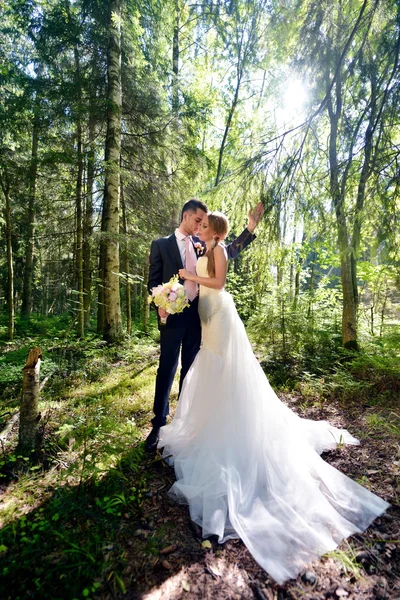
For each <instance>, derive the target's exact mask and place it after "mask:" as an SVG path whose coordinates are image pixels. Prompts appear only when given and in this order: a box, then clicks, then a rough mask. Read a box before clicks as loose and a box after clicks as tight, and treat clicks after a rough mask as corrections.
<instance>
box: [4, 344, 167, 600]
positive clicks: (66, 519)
mask: <svg viewBox="0 0 400 600" xmlns="http://www.w3.org/2000/svg"><path fill="white" fill-rule="evenodd" d="M46 340H47V338H43V337H36V338H35V337H34V336H32V337H31V339H30V340H29V341H28V343H26V341H25V343H24V341H23V340H17V341H16V342H14V343H13V345H7V346H5V347H3V354H2V356H1V359H2V360H1V361H0V381H1V384H2V386H3V390H4V391H5V394H4V396H3V400H2V405H1V408H2V410H1V411H0V412H3V411H4V412H7V410H10V409H11V410H12V409H15V408H16V406H17V404H18V395H19V389H20V385H21V369H22V367H23V365H24V363H25V360H26V357H27V353H28V350H29V348H30V347H33V346H35V345H39V344H40V345H41V347H42V351H43V362H42V366H43V368H42V369H41V371H42V375H46V376H47V375H49V379H48V381H47V383H46V385H45V387H44V389H43V391H42V394H41V399H40V407H39V409H40V411H41V414H42V420H41V423H42V424H41V430H42V436H43V454H42V456H41V460H40V462H38V463H37V464H30V463H29V461H26V460H23V459H22V457H18V456H16V455H15V446H16V432H12V435H11V437H10V438H9V439H7V441H6V442H5V443H3V450H2V456H1V460H0V463H1V464H0V476H1V478H0V485H2V489H3V490H4V493H3V495H2V500H1V502H0V522H1V526H2V528H1V531H0V556H1V559H2V564H1V567H0V597H1V598H4V599H6V598H12V599H13V600H18V599H21V600H22V599H23V598H27V597H40V598H52V599H55V598H77V599H80V598H93V597H95V596H96V597H98V596H99V594H100V595H101V594H110V595H111V596H114V595H116V594H123V593H124V590H125V586H126V581H127V575H126V573H125V569H126V562H127V559H126V539H127V538H129V539H133V540H134V539H135V531H136V530H137V529H138V528H139V527H140V524H141V522H142V521H143V519H144V518H145V512H146V509H145V504H146V496H145V494H146V491H147V489H148V485H149V481H150V479H151V477H152V476H153V475H152V471H151V470H147V469H145V468H144V465H146V459H145V457H144V449H143V441H142V438H143V436H144V434H145V432H146V429H147V428H148V424H149V421H150V418H151V410H152V401H153V393H154V378H155V370H156V364H157V344H155V343H154V341H153V339H151V338H148V337H143V338H140V337H137V338H136V339H134V340H130V341H126V342H125V343H124V344H123V345H121V347H119V348H118V349H117V350H115V349H110V348H107V347H106V346H104V345H103V344H102V342H100V341H99V340H97V339H96V338H94V337H92V338H89V339H87V340H85V342H82V343H80V342H77V341H74V340H69V339H64V340H54V339H53V340H47V341H46ZM45 365H48V367H47V369H45V368H44V367H45ZM11 366H12V367H13V368H12V369H10V367H11Z"/></svg>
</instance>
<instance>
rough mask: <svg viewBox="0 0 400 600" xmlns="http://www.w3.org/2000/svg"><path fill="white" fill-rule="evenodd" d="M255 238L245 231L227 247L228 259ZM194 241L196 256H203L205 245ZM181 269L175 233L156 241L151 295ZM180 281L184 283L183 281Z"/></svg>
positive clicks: (150, 286)
mask: <svg viewBox="0 0 400 600" xmlns="http://www.w3.org/2000/svg"><path fill="white" fill-rule="evenodd" d="M255 237H256V236H255V235H254V233H250V231H249V230H248V229H245V230H244V231H243V232H242V233H241V234H240V235H239V237H238V238H236V240H234V241H233V242H232V243H231V244H228V245H227V246H226V250H227V253H228V258H236V257H237V256H238V255H239V254H240V252H241V251H242V250H243V249H244V248H246V246H248V245H249V244H250V243H251V242H252V241H253V240H254V238H255ZM192 239H193V243H194V244H195V250H196V254H197V255H199V254H200V255H201V254H202V253H203V252H204V250H205V245H204V244H203V242H201V241H200V240H199V238H196V237H193V238H192ZM196 246H201V247H202V248H203V252H199V251H198V249H197V248H196ZM179 269H183V264H182V258H181V254H180V252H179V248H178V244H177V241H176V237H175V233H173V234H172V235H170V236H168V237H164V238H160V239H158V240H154V241H153V242H152V244H151V248H150V268H149V281H148V290H149V293H151V290H152V288H153V287H156V286H157V285H160V284H161V283H167V282H168V281H169V280H170V279H171V277H173V276H174V275H177V274H178V271H179ZM180 281H181V283H182V280H180Z"/></svg>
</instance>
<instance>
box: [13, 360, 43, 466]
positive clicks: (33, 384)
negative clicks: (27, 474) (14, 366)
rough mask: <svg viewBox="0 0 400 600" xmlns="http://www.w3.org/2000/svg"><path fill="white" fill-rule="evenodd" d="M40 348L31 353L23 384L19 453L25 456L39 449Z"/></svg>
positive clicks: (24, 370) (25, 368)
mask: <svg viewBox="0 0 400 600" xmlns="http://www.w3.org/2000/svg"><path fill="white" fill-rule="evenodd" d="M41 358H42V355H41V353H40V348H33V349H32V350H30V351H29V355H28V358H27V361H26V364H25V366H24V368H23V372H24V380H23V384H22V400H21V407H20V417H19V440H18V452H20V453H21V454H24V455H25V456H28V455H30V456H32V453H33V452H35V451H36V449H37V441H38V423H39V420H40V415H39V412H38V399H39V375H40V360H41Z"/></svg>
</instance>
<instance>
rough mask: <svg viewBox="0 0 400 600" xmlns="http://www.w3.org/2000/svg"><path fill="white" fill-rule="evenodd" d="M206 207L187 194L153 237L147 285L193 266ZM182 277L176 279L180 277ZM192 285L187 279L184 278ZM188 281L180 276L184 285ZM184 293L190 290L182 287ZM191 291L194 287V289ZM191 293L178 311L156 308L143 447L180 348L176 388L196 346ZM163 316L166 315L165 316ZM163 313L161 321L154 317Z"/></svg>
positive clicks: (236, 247) (232, 248) (243, 240)
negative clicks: (156, 343)
mask: <svg viewBox="0 0 400 600" xmlns="http://www.w3.org/2000/svg"><path fill="white" fill-rule="evenodd" d="M207 212H208V209H207V206H206V205H205V204H204V202H202V201H201V200H197V199H196V198H192V199H191V200H188V202H186V204H185V205H184V206H183V208H182V213H181V223H180V225H179V227H178V229H176V230H175V232H174V233H173V234H172V235H171V236H169V237H165V238H161V239H159V240H155V241H153V242H152V244H151V249H150V270H149V281H148V290H149V292H151V290H152V288H153V287H156V286H157V285H160V284H161V283H167V282H168V281H169V280H170V279H171V277H173V276H174V275H176V274H177V273H178V271H179V269H182V268H186V269H188V270H194V267H195V264H196V261H197V258H198V257H199V256H201V254H203V253H204V252H205V246H204V245H203V243H202V242H200V240H199V239H198V238H196V237H195V236H196V233H197V231H198V229H199V225H200V223H201V221H202V219H203V217H204V215H206V214H207ZM263 212H264V208H263V205H262V203H261V202H260V203H259V204H258V205H257V206H256V207H255V209H253V210H250V211H249V222H248V225H247V228H246V229H245V230H244V231H243V232H242V233H241V234H240V236H239V237H238V238H237V239H236V240H235V241H234V242H232V243H231V244H229V245H228V246H227V247H226V250H227V252H228V258H236V257H237V256H238V254H239V253H240V252H241V251H242V250H243V248H245V247H246V246H248V245H249V244H250V243H251V242H252V241H253V240H254V238H255V235H254V234H253V231H254V229H255V227H256V226H257V224H258V223H259V221H260V220H261V218H262V215H263ZM181 283H182V281H181ZM190 283H191V284H192V285H193V282H190ZM188 284H189V282H187V281H185V282H184V285H185V288H187V286H188ZM186 292H187V294H188V297H189V298H190V297H191V295H190V294H191V292H192V290H189V289H188V288H187V289H186ZM194 294H196V292H194ZM194 294H192V300H191V302H190V305H189V306H188V307H187V308H185V309H184V311H183V312H182V313H180V314H175V315H169V314H168V313H167V312H166V311H165V310H164V309H162V308H160V307H159V308H158V317H159V319H158V325H159V329H160V345H161V354H160V362H159V366H158V371H157V377H156V390H155V396H154V408H153V410H154V418H153V419H152V421H151V422H152V425H153V428H152V430H151V432H150V434H149V436H148V437H147V439H146V444H145V448H146V451H147V452H151V453H153V452H155V451H156V449H157V442H158V437H159V432H160V427H162V426H163V425H165V423H166V418H167V415H168V414H169V402H168V400H169V394H170V391H171V387H172V383H173V380H174V376H175V373H176V369H177V366H178V360H179V352H180V350H181V348H182V352H181V363H182V368H181V374H180V381H179V392H180V390H181V387H182V383H183V380H184V379H185V375H186V373H187V372H188V370H189V368H190V366H191V364H192V362H193V361H194V359H195V356H196V354H197V353H198V351H199V349H200V343H201V325H200V318H199V314H198V310H197V309H198V303H199V302H198V296H196V295H195V296H194V297H193V295H194ZM167 317H168V318H167ZM164 318H167V322H166V324H165V325H163V324H161V323H160V319H164Z"/></svg>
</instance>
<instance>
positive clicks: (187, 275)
mask: <svg viewBox="0 0 400 600" xmlns="http://www.w3.org/2000/svg"><path fill="white" fill-rule="evenodd" d="M178 274H179V277H180V278H181V279H190V277H191V275H192V274H191V273H190V272H189V271H187V270H186V269H179V271H178Z"/></svg>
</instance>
